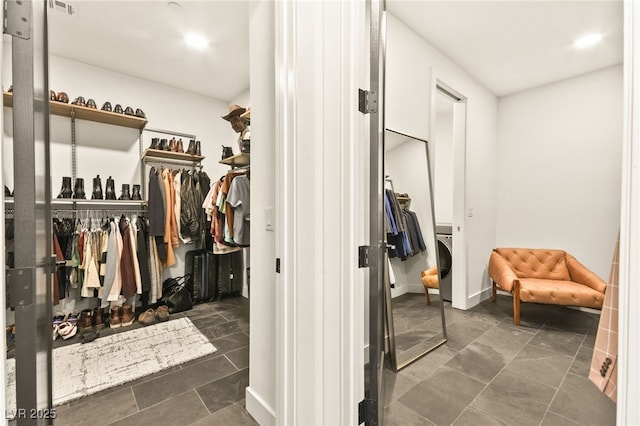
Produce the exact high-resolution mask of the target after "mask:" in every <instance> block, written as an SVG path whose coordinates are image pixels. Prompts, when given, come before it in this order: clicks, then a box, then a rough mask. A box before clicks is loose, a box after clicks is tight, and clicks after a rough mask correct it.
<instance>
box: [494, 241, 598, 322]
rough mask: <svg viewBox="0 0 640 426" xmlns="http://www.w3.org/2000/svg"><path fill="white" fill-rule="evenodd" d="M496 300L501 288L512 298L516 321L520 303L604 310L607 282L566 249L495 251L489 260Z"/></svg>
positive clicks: (518, 315)
mask: <svg viewBox="0 0 640 426" xmlns="http://www.w3.org/2000/svg"><path fill="white" fill-rule="evenodd" d="M489 276H490V277H491V280H492V281H493V300H494V301H495V300H496V290H497V289H500V290H503V291H506V292H509V293H511V294H512V295H513V322H514V323H515V324H516V325H518V324H520V302H533V303H546V304H553V305H563V306H582V307H586V308H595V309H600V308H602V302H603V301H604V293H605V290H606V288H607V283H606V282H604V281H603V280H602V279H601V278H599V277H598V276H597V275H596V274H594V273H593V272H591V271H590V270H588V269H587V268H586V267H585V266H584V265H582V264H581V263H580V262H578V261H577V260H576V258H575V257H573V256H572V255H570V254H569V253H567V252H565V251H564V250H550V249H528V248H496V249H493V252H492V253H491V257H490V258H489Z"/></svg>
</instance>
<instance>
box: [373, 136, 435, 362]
mask: <svg viewBox="0 0 640 426" xmlns="http://www.w3.org/2000/svg"><path fill="white" fill-rule="evenodd" d="M386 132H391V133H395V134H397V135H400V136H404V137H407V138H408V139H413V140H417V141H419V142H423V143H424V147H425V155H426V156H427V175H428V177H429V179H428V180H429V182H428V185H429V197H430V199H431V200H430V201H431V202H430V207H431V227H432V230H433V240H432V241H433V242H434V243H435V244H434V246H435V247H434V250H435V253H434V255H435V261H436V269H437V271H438V278H439V279H442V271H441V270H440V252H439V249H438V236H437V234H436V222H435V209H434V207H433V205H434V201H433V182H432V180H433V176H432V174H431V156H430V155H429V142H428V141H427V140H425V139H421V138H418V137H415V136H411V135H409V134H407V133H404V132H400V131H398V130H394V129H390V128H388V127H385V128H384V131H383V132H382V135H383V136H382V139H383V146H386ZM385 155H386V153H385ZM382 208H383V209H384V205H383V206H382ZM383 211H384V210H383ZM384 242H385V245H387V246H388V243H387V237H386V235H384ZM384 279H385V286H384V287H385V313H386V317H387V331H388V333H389V357H390V361H391V369H392V370H393V371H395V372H398V371H400V370H401V369H403V368H405V367H406V366H408V365H409V364H411V363H413V362H415V361H417V360H418V359H420V358H422V357H423V356H425V355H426V354H428V353H429V352H432V351H433V350H435V349H437V348H439V347H440V346H442V345H444V344H445V343H446V342H447V324H446V321H445V316H444V301H443V300H442V299H441V298H440V300H439V302H440V303H439V306H440V318H441V321H442V339H441V340H439V341H437V342H435V343H434V345H433V346H431V347H430V348H428V349H426V350H425V351H423V352H420V353H419V354H417V355H414V356H412V357H411V358H409V359H407V360H403V361H401V362H398V356H397V351H396V337H395V327H394V325H393V309H392V302H391V279H390V276H389V261H388V255H387V254H386V251H385V264H384ZM424 290H425V291H428V290H427V289H426V288H425V289H424ZM439 291H440V290H439V289H438V292H439Z"/></svg>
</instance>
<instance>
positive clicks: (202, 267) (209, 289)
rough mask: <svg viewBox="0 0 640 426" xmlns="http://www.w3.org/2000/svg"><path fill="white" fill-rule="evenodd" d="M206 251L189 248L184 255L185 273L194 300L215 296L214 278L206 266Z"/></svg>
mask: <svg viewBox="0 0 640 426" xmlns="http://www.w3.org/2000/svg"><path fill="white" fill-rule="evenodd" d="M207 260H208V258H207V251H206V250H191V251H188V252H187V254H186V255H185V266H184V272H185V275H187V276H189V277H190V278H189V281H190V283H191V284H192V285H191V286H190V288H191V289H192V292H191V298H192V299H193V300H194V301H201V300H209V299H212V298H213V297H215V295H216V292H215V280H214V279H213V278H214V276H212V275H210V274H209V273H208V272H209V270H208V267H207Z"/></svg>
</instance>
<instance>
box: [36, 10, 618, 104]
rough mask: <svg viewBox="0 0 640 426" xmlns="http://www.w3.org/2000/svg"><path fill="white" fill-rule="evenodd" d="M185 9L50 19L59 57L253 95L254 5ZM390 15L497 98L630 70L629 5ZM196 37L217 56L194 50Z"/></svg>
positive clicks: (219, 93) (217, 94)
mask: <svg viewBox="0 0 640 426" xmlns="http://www.w3.org/2000/svg"><path fill="white" fill-rule="evenodd" d="M63 1H64V0H63ZM349 1H355V0H349ZM177 2H178V3H179V6H178V7H169V5H168V3H169V2H168V1H98V0H81V1H78V0H75V1H74V0H72V1H71V4H72V5H73V6H74V7H75V10H76V11H77V13H76V14H75V15H74V16H68V15H67V14H65V13H63V12H59V11H52V12H51V13H50V14H49V16H50V28H49V35H50V38H49V49H50V52H51V53H52V54H54V55H57V56H62V57H65V58H69V59H73V60H76V61H79V62H83V63H87V64H91V65H95V66H99V67H102V68H105V69H109V70H113V71H117V72H121V73H124V74H128V75H131V76H135V77H139V78H143V79H146V80H150V81H154V82H158V83H161V84H165V85H169V86H173V87H177V88H180V89H184V90H187V91H190V92H194V93H199V94H202V95H205V96H210V97H213V98H216V99H220V100H224V101H229V100H231V99H233V98H234V97H236V96H238V95H239V94H241V93H242V92H244V91H245V90H247V89H248V88H249V6H248V2H247V1H242V0H237V1H220V0H209V1H192V0H189V1H187V0H177ZM387 9H388V10H389V11H390V12H391V13H392V14H393V15H395V16H396V17H397V18H398V19H400V20H401V21H403V22H404V23H405V24H407V25H408V26H409V27H410V28H412V29H413V30H414V31H415V32H416V33H418V34H419V35H421V36H422V37H423V38H424V39H426V40H428V41H429V43H431V44H432V45H433V46H434V47H436V48H437V49H438V50H440V51H441V52H442V53H443V54H444V55H446V56H447V57H449V58H450V59H452V60H453V61H454V62H456V63H457V64H458V65H460V66H461V67H462V68H463V69H465V70H466V71H467V72H468V73H470V74H471V75H473V76H475V77H476V79H477V80H478V81H480V82H481V83H482V84H483V85H484V86H485V87H487V88H488V89H489V90H491V91H492V92H493V93H494V94H496V95H497V96H503V95H506V94H509V93H514V92H518V91H521V90H525V89H528V88H531V87H536V86H540V85H543V84H547V83H550V82H553V81H558V80H562V79H565V78H569V77H573V76H575V75H579V74H583V73H586V72H590V71H594V70H598V69H602V68H605V67H608V66H611V65H615V64H619V63H621V62H622V0H610V1H602V2H599V1H577V0H574V1H564V2H558V1H543V0H538V1H471V2H466V1H465V2H463V1H455V0H453V1H427V0H422V1H416V0H413V1H406V0H387ZM189 31H194V32H199V33H202V34H204V35H205V36H206V37H207V38H208V39H209V40H210V45H209V47H208V48H207V49H206V50H204V51H193V50H190V49H188V48H187V47H185V45H184V44H183V42H182V37H183V36H184V34H185V33H187V32H189ZM592 31H600V32H602V33H604V40H603V42H602V43H601V44H600V45H598V46H596V47H594V48H592V49H588V50H582V51H576V50H574V49H573V48H571V44H572V43H573V41H574V39H575V38H576V37H578V36H580V35H582V34H584V33H587V32H592Z"/></svg>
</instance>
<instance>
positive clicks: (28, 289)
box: [7, 268, 36, 308]
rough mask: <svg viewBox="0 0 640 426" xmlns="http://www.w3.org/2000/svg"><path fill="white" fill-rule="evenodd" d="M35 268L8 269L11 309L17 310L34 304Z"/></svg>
mask: <svg viewBox="0 0 640 426" xmlns="http://www.w3.org/2000/svg"><path fill="white" fill-rule="evenodd" d="M35 276H36V272H35V268H13V269H7V286H8V293H9V294H8V297H7V299H8V300H9V307H10V308H17V307H21V306H29V305H32V304H33V294H34V287H35Z"/></svg>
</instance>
